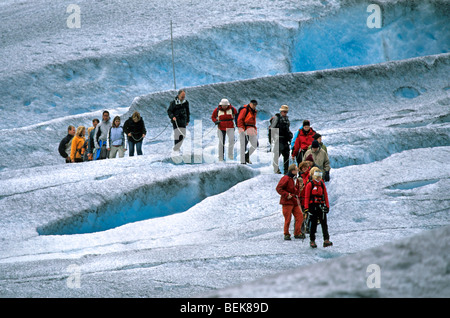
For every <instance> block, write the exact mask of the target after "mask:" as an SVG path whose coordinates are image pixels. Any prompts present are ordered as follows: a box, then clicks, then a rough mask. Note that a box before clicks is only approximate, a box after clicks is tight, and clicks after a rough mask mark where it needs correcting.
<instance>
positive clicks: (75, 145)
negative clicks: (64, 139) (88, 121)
mask: <svg viewBox="0 0 450 318" xmlns="http://www.w3.org/2000/svg"><path fill="white" fill-rule="evenodd" d="M85 134H86V128H85V127H84V126H79V127H78V128H77V132H76V133H75V136H74V137H73V139H72V148H71V151H70V161H71V162H83V155H84V152H85V151H86V149H85V147H86V146H85V143H86V139H85V137H84V135H85Z"/></svg>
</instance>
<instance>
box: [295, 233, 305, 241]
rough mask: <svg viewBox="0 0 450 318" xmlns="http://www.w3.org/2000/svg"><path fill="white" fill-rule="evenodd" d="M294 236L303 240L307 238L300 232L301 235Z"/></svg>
mask: <svg viewBox="0 0 450 318" xmlns="http://www.w3.org/2000/svg"><path fill="white" fill-rule="evenodd" d="M294 238H296V239H302V240H303V239H304V238H305V234H303V233H300V235H294Z"/></svg>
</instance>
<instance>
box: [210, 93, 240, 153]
mask: <svg viewBox="0 0 450 318" xmlns="http://www.w3.org/2000/svg"><path fill="white" fill-rule="evenodd" d="M236 114H237V110H236V108H234V107H233V106H232V105H231V104H230V102H229V101H228V99H226V98H223V99H222V100H221V101H220V103H219V106H217V107H216V109H214V111H213V113H212V115H211V119H212V121H213V122H214V123H215V124H216V125H217V135H218V137H219V161H223V160H224V152H225V136H228V159H230V160H233V159H234V118H235V116H236Z"/></svg>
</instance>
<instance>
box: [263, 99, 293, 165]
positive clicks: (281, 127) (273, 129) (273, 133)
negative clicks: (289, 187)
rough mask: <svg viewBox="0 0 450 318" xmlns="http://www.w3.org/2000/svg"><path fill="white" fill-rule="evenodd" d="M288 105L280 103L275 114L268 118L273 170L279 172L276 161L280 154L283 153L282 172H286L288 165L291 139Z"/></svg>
mask: <svg viewBox="0 0 450 318" xmlns="http://www.w3.org/2000/svg"><path fill="white" fill-rule="evenodd" d="M288 112H289V106H287V105H282V106H281V108H280V112H279V113H277V114H275V116H273V117H272V118H271V120H270V127H269V128H270V140H269V142H270V144H271V145H272V146H273V149H272V151H273V161H272V166H273V172H275V173H278V174H280V173H281V172H280V167H279V165H278V161H279V158H280V155H283V172H284V174H287V173H288V167H289V152H290V151H289V145H290V143H291V140H292V132H291V130H290V125H291V124H290V122H289V117H288V115H287V114H288Z"/></svg>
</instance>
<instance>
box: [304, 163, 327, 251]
mask: <svg viewBox="0 0 450 318" xmlns="http://www.w3.org/2000/svg"><path fill="white" fill-rule="evenodd" d="M309 174H310V176H311V181H310V182H308V184H307V185H306V187H305V201H304V203H305V213H309V215H310V221H311V225H310V226H311V228H310V230H309V239H310V241H311V242H310V246H311V247H312V248H316V247H317V245H316V242H315V240H316V230H317V220H319V221H320V225H321V227H322V235H323V247H327V246H331V245H333V243H332V242H330V235H329V233H328V224H327V214H328V212H329V210H330V203H329V202H328V193H327V188H326V186H325V183H324V182H323V181H322V171H320V169H319V168H318V167H313V168H311V170H310V172H309Z"/></svg>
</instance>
